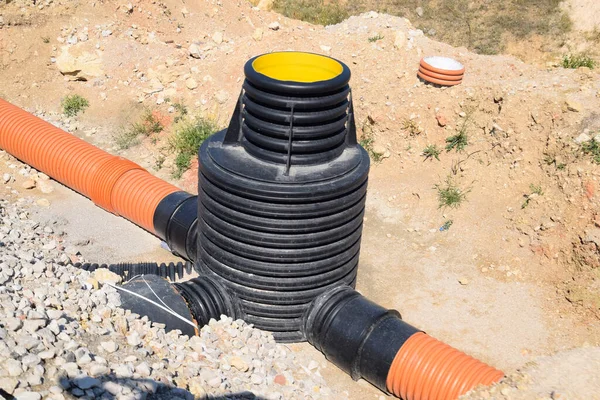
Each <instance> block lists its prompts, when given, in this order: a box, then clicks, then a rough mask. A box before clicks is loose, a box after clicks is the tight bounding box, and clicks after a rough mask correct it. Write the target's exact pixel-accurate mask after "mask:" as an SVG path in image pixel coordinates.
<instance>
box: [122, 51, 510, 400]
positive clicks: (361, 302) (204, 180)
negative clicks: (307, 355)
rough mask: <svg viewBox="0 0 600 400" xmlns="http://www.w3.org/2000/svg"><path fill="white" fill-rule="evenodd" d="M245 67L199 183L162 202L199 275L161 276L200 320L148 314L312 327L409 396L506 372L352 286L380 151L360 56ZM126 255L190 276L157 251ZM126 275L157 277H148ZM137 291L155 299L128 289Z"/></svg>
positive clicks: (134, 270)
mask: <svg viewBox="0 0 600 400" xmlns="http://www.w3.org/2000/svg"><path fill="white" fill-rule="evenodd" d="M244 72H245V76H246V79H245V81H244V83H243V86H242V91H241V94H240V96H239V99H238V102H237V104H236V107H235V110H234V112H233V116H232V118H231V122H230V124H229V126H228V128H227V129H225V130H223V131H221V132H218V133H216V134H215V135H213V136H211V137H210V138H208V139H207V140H206V141H205V142H204V143H203V144H202V146H201V148H200V150H199V171H198V196H193V195H191V194H189V193H186V192H175V193H172V194H170V195H168V196H167V197H165V198H164V199H163V200H162V201H161V202H160V204H159V205H158V207H157V208H156V211H155V214H154V227H155V230H156V232H157V234H158V235H159V236H160V237H161V238H163V239H164V240H165V241H166V242H167V244H168V245H169V246H170V248H171V249H172V250H173V252H174V253H176V254H179V255H181V256H182V257H184V258H186V259H188V260H191V261H193V263H194V268H195V269H196V271H197V272H198V273H199V275H200V276H199V277H198V278H195V279H193V280H190V281H188V282H183V283H181V282H180V283H175V284H174V285H172V284H170V283H168V282H167V281H165V280H160V279H158V280H154V281H155V282H156V283H154V284H153V285H156V287H159V286H160V293H163V294H164V296H165V297H163V298H164V299H167V298H168V299H171V300H172V303H173V304H175V303H177V304H187V307H188V309H189V319H191V320H193V321H194V324H195V325H194V324H189V323H187V324H186V323H183V324H182V321H181V319H180V320H173V319H172V318H171V317H172V315H167V314H165V313H163V312H162V311H152V312H146V314H148V313H150V314H153V315H149V317H150V318H152V319H154V320H157V319H158V320H161V319H163V320H165V321H166V319H169V324H167V325H170V327H171V328H177V329H180V330H182V332H184V333H187V334H193V333H194V331H195V328H193V327H192V328H190V325H192V326H196V328H197V327H201V326H202V325H203V324H206V323H207V322H208V320H209V319H210V318H217V319H218V318H219V316H220V315H221V314H225V315H228V316H231V317H234V318H242V319H244V320H245V321H246V322H248V323H252V324H254V325H255V326H256V327H258V328H260V329H263V330H267V331H271V332H273V335H274V337H275V338H276V340H278V341H280V342H299V341H306V340H308V341H309V342H310V343H311V344H313V345H314V346H315V347H316V348H317V349H319V350H320V351H322V352H323V353H324V354H325V355H326V357H327V358H328V359H329V360H331V361H332V362H334V363H335V364H336V365H338V366H339V367H340V368H342V369H343V370H344V371H346V372H348V373H349V374H350V375H351V376H352V377H353V378H354V379H359V378H365V379H367V380H368V381H369V382H371V383H373V384H374V385H375V386H377V387H378V388H380V389H381V390H383V391H386V392H389V393H393V394H395V395H397V396H398V397H402V398H405V399H411V400H412V399H415V400H416V399H426V398H429V399H442V398H444V399H451V398H456V397H458V395H460V394H462V393H465V392H466V391H468V390H470V389H471V388H473V387H474V386H476V385H477V384H480V383H484V384H489V383H492V382H494V381H497V380H498V379H500V378H501V377H502V375H503V374H502V372H500V371H498V370H495V369H493V368H491V367H489V366H487V365H485V364H483V363H481V362H479V361H477V360H475V359H472V358H471V357H469V356H467V355H465V354H463V353H460V352H458V351H457V350H455V349H452V348H451V347H449V346H447V345H445V344H443V343H441V342H438V341H436V340H435V339H433V338H431V337H429V336H428V335H426V334H425V333H423V332H421V331H420V330H418V329H416V328H414V327H412V326H410V325H408V324H407V323H405V322H403V321H402V320H401V318H400V314H399V313H398V312H396V311H390V310H386V309H384V308H382V307H381V306H378V305H376V304H374V303H372V302H370V301H369V300H367V299H366V298H364V297H363V296H362V295H360V294H359V293H358V292H356V291H355V290H354V289H353V288H354V286H355V283H356V275H357V271H358V265H359V254H360V241H361V234H362V223H363V216H364V212H365V199H366V193H367V178H368V172H369V163H370V162H369V155H368V154H367V152H366V151H365V150H364V149H363V148H362V147H361V146H360V145H359V144H358V143H357V139H356V128H355V123H354V112H353V107H352V94H351V91H350V87H349V85H348V82H349V80H350V70H349V69H348V67H347V66H346V65H344V64H343V63H341V62H339V61H337V60H334V59H332V58H329V57H325V56H321V55H317V54H310V53H299V52H279V53H271V54H265V55H261V56H258V57H255V58H252V59H251V60H249V61H248V62H247V63H246V65H245V68H244ZM115 268H117V272H118V273H120V274H121V275H127V276H128V278H132V277H133V276H134V275H137V274H144V273H146V274H156V275H163V276H166V277H170V278H171V280H175V278H177V277H179V278H181V276H180V275H178V276H177V277H176V276H175V273H174V272H170V270H168V271H164V270H163V269H161V268H160V267H157V266H156V265H150V266H147V265H146V264H144V265H143V266H135V265H129V266H127V267H126V268H125V267H123V266H121V267H115ZM115 268H113V269H115ZM119 268H120V269H119ZM173 268H175V269H176V270H178V271H181V270H182V269H183V267H182V266H177V267H172V268H171V269H173ZM124 287H129V288H130V289H136V290H142V291H144V290H146V289H145V288H144V285H142V284H141V283H139V279H137V280H136V279H133V280H132V281H130V282H128V283H127V284H126V285H124ZM124 305H125V306H126V307H129V308H131V309H132V310H133V311H135V312H137V313H141V314H144V313H145V311H147V308H148V306H147V305H144V304H142V303H141V302H140V300H139V298H137V297H133V296H128V295H125V296H124ZM163 314H164V315H163ZM459 362H460V363H462V364H460V368H457V367H456V365H457V364H456V363H459ZM417 378H418V379H417ZM415 379H417V380H416V381H415ZM417 383H418V385H420V386H418V388H417V387H416V386H415V385H417ZM419 388H420V389H419ZM423 388H426V389H423Z"/></svg>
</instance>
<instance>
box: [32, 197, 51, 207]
mask: <svg viewBox="0 0 600 400" xmlns="http://www.w3.org/2000/svg"><path fill="white" fill-rule="evenodd" d="M35 204H37V205H38V206H40V207H44V208H48V207H50V200H48V199H37V200H36V201H35Z"/></svg>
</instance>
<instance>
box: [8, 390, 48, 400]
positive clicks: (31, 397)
mask: <svg viewBox="0 0 600 400" xmlns="http://www.w3.org/2000/svg"><path fill="white" fill-rule="evenodd" d="M41 398H42V395H41V394H39V393H36V392H29V391H27V392H21V393H19V394H17V395H16V396H15V400H40V399H41Z"/></svg>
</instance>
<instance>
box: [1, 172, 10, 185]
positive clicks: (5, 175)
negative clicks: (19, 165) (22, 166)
mask: <svg viewBox="0 0 600 400" xmlns="http://www.w3.org/2000/svg"><path fill="white" fill-rule="evenodd" d="M11 179H12V176H11V175H10V174H8V173H6V174H4V175H2V182H3V183H8V182H10V180H11Z"/></svg>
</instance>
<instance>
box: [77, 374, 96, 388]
mask: <svg viewBox="0 0 600 400" xmlns="http://www.w3.org/2000/svg"><path fill="white" fill-rule="evenodd" d="M73 383H74V384H75V386H77V387H78V388H80V389H83V390H87V389H90V388H93V387H98V386H100V384H101V382H100V379H96V378H92V377H90V376H84V377H81V378H77V379H75V380H74V381H73Z"/></svg>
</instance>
